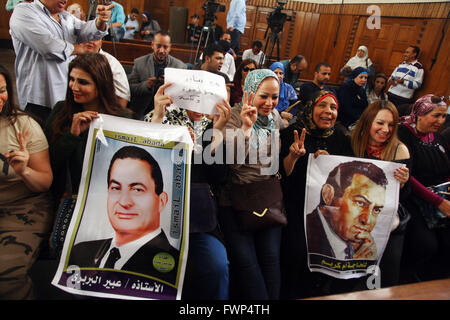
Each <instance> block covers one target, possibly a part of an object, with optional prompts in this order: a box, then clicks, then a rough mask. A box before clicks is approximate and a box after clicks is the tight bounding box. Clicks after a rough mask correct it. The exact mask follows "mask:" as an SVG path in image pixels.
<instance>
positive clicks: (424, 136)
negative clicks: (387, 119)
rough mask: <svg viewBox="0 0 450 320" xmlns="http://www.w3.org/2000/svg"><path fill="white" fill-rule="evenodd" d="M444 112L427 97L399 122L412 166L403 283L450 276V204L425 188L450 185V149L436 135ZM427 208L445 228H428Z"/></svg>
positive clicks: (439, 100)
mask: <svg viewBox="0 0 450 320" xmlns="http://www.w3.org/2000/svg"><path fill="white" fill-rule="evenodd" d="M447 108H448V107H447V104H446V103H445V102H444V101H443V100H442V98H441V97H438V96H435V95H432V94H428V95H425V96H423V97H421V98H420V99H418V100H417V101H416V102H415V103H414V105H413V108H412V111H411V114H410V115H409V116H407V117H403V118H401V120H400V122H401V125H400V127H399V137H400V140H401V141H402V142H403V143H404V144H406V146H407V147H408V149H409V152H410V154H411V159H412V162H413V165H412V167H411V190H412V194H411V197H410V198H409V199H408V202H407V203H406V204H407V206H408V209H409V211H410V213H411V221H410V223H409V224H408V228H407V233H406V236H405V249H404V257H403V263H404V264H403V267H402V268H403V269H404V270H405V272H406V276H405V281H411V280H412V281H415V280H417V279H421V280H432V279H436V278H443V277H448V276H450V273H449V270H450V269H449V267H448V266H449V264H450V254H449V252H450V230H449V227H448V226H449V218H448V217H450V201H449V200H447V199H444V198H443V197H441V196H439V195H437V194H435V193H433V192H431V191H430V190H429V189H428V188H427V187H430V186H434V185H438V184H442V183H444V182H449V181H450V149H449V146H448V144H447V142H446V141H445V139H444V138H443V137H442V136H441V134H439V130H440V129H441V127H442V125H443V124H444V122H445V118H446V113H447ZM447 191H448V189H447ZM426 206H429V207H430V208H429V210H430V211H431V210H436V209H438V210H440V211H441V212H442V213H443V214H444V215H446V216H447V218H445V220H446V221H447V227H445V226H444V227H442V228H431V227H430V226H429V225H428V224H427V221H426V220H425V219H424V216H423V212H424V211H426V210H427V209H426V208H425V207H426Z"/></svg>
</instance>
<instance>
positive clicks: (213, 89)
mask: <svg viewBox="0 0 450 320" xmlns="http://www.w3.org/2000/svg"><path fill="white" fill-rule="evenodd" d="M164 82H165V83H172V85H171V86H170V88H167V89H166V90H165V94H166V95H168V96H170V97H171V98H172V100H173V105H175V106H176V107H179V108H182V109H187V110H192V111H195V112H199V113H203V114H218V113H219V112H218V110H217V108H216V104H217V103H222V99H225V100H226V99H227V89H226V86H225V80H224V78H223V77H221V76H219V75H217V74H214V73H211V72H207V71H203V70H184V69H174V68H166V69H164Z"/></svg>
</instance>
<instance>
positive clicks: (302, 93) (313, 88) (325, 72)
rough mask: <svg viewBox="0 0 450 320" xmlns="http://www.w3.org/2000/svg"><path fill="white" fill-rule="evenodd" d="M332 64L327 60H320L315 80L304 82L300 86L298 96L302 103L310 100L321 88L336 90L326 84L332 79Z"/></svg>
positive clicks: (315, 71)
mask: <svg viewBox="0 0 450 320" xmlns="http://www.w3.org/2000/svg"><path fill="white" fill-rule="evenodd" d="M330 76H331V66H330V65H329V64H328V63H326V62H319V63H318V64H317V65H316V67H315V69H314V79H313V81H310V82H306V83H304V84H302V85H301V86H300V88H299V93H298V97H299V99H300V100H301V101H302V103H306V101H308V100H310V99H311V98H312V97H313V95H314V93H316V92H317V91H320V90H327V91H332V92H333V91H334V90H333V89H331V88H329V87H328V86H327V85H326V84H327V83H328V81H329V80H330Z"/></svg>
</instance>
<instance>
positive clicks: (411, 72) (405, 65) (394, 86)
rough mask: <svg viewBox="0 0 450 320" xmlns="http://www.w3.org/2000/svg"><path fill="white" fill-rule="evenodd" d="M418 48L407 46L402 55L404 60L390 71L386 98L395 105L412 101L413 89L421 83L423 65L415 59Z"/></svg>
mask: <svg viewBox="0 0 450 320" xmlns="http://www.w3.org/2000/svg"><path fill="white" fill-rule="evenodd" d="M419 53H420V48H419V47H417V46H409V47H408V48H407V49H406V51H405V53H404V54H403V57H404V58H405V60H404V61H403V62H402V63H401V64H400V65H399V66H398V67H397V68H395V70H394V72H392V74H391V76H390V78H389V80H388V84H389V85H391V87H390V88H389V90H388V98H389V101H391V102H392V103H393V104H395V105H396V106H397V107H398V106H400V105H402V104H412V103H413V102H414V91H415V90H416V89H418V88H420V86H421V85H422V83H423V74H424V70H423V66H422V64H421V63H420V62H419V61H417V57H418V56H419Z"/></svg>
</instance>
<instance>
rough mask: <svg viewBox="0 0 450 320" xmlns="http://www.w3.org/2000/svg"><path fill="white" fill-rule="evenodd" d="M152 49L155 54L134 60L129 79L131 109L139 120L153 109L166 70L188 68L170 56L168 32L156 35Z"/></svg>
mask: <svg viewBox="0 0 450 320" xmlns="http://www.w3.org/2000/svg"><path fill="white" fill-rule="evenodd" d="M152 49H153V53H150V54H147V55H145V56H142V57H139V58H137V59H135V60H134V65H133V69H132V71H131V74H130V75H129V77H128V81H129V83H130V89H131V102H130V105H131V106H130V108H131V109H132V110H133V111H135V112H136V114H137V116H136V117H137V118H139V119H141V118H142V117H143V115H145V114H146V113H148V112H150V111H151V110H152V109H153V97H154V95H155V93H156V91H157V90H158V88H159V87H160V86H161V85H162V84H163V83H164V69H165V68H177V69H186V68H187V66H186V64H185V63H184V62H182V61H181V60H178V59H177V58H174V57H172V56H171V55H169V53H170V49H171V42H170V36H169V34H168V33H167V32H166V31H162V30H161V31H158V32H157V33H156V34H155V37H154V39H153V41H152Z"/></svg>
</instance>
